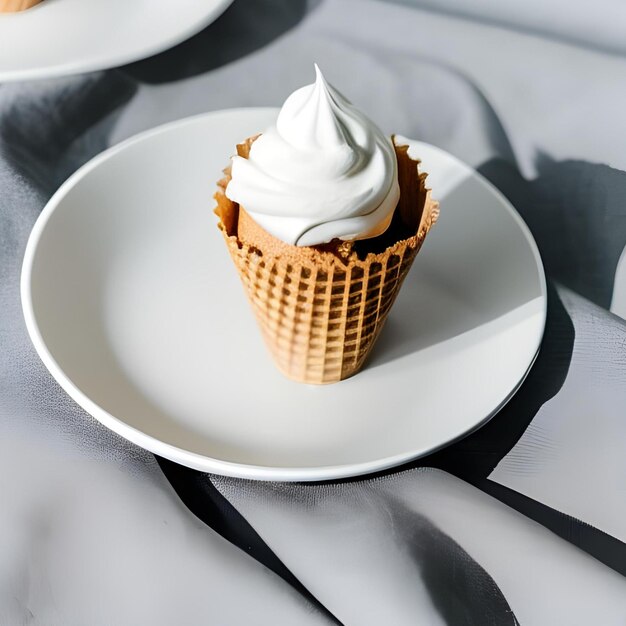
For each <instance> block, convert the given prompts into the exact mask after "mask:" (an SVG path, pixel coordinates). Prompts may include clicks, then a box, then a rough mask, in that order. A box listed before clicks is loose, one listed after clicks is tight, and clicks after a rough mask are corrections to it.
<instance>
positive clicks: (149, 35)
mask: <svg viewBox="0 0 626 626" xmlns="http://www.w3.org/2000/svg"><path fill="white" fill-rule="evenodd" d="M231 2H232V0H175V1H171V0H170V1H168V0H44V1H43V2H42V3H41V4H38V5H36V6H34V7H33V8H32V9H28V10H26V11H23V12H20V13H2V14H0V82H6V81H12V80H31V79H35V78H52V77H56V76H64V75H66V74H76V73H79V72H90V71H93V70H100V69H104V68H107V67H115V66H118V65H123V64H124V63H130V62H131V61H136V60H137V59H143V58H145V57H148V56H150V55H152V54H156V53H157V52H161V51H162V50H166V49H167V48H170V47H172V46H174V45H175V44H177V43H180V42H181V41H183V40H185V39H187V38H188V37H191V36H192V35H195V34H196V33H197V32H199V31H200V30H202V29H203V28H204V27H205V26H207V25H208V24H210V23H211V22H212V21H213V20H215V19H216V18H217V17H218V16H219V15H220V14H221V13H222V12H223V11H224V10H225V9H226V7H228V5H229V4H230V3H231Z"/></svg>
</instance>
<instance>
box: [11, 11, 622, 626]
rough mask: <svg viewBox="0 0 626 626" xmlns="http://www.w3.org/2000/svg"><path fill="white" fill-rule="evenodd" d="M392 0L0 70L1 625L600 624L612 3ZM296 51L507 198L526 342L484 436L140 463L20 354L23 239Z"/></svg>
mask: <svg viewBox="0 0 626 626" xmlns="http://www.w3.org/2000/svg"><path fill="white" fill-rule="evenodd" d="M403 4H405V5H406V4H408V3H406V2H405V3H403ZM411 4H412V6H402V5H401V4H397V3H396V4H392V3H379V2H375V1H373V0H322V1H321V2H314V3H308V4H307V3H305V2H295V1H294V2H279V1H275V2H273V1H271V0H255V1H254V2H253V1H251V0H236V1H235V3H234V4H233V6H232V7H231V8H230V9H229V10H227V12H226V13H225V14H224V15H223V16H222V17H221V18H220V19H219V20H218V21H217V22H215V23H214V24H213V25H211V26H210V27H208V28H207V29H206V30H205V31H203V32H202V33H200V34H199V35H197V36H196V37H194V38H193V39H191V40H190V41H188V42H186V43H184V44H182V45H180V46H178V47H177V48H175V49H173V50H170V51H168V52H166V53H163V54H161V55H157V56H156V57H153V58H151V59H148V60H145V61H142V62H138V63H136V64H133V65H131V66H128V67H125V68H118V69H113V70H109V71H106V72H100V73H95V74H91V75H86V76H79V77H69V78H65V79H59V80H54V81H42V82H37V83H24V84H3V85H0V219H1V223H0V624H2V625H3V626H4V624H7V625H13V624H40V625H42V626H57V625H58V626H72V625H76V626H79V625H80V626H82V625H85V624H90V625H94V626H105V625H110V624H115V625H119V626H122V625H129V626H130V625H137V624H151V625H153V626H159V625H163V626H166V625H170V624H200V623H203V624H204V623H209V624H324V623H343V624H346V625H352V624H358V625H366V624H394V625H402V624H429V625H430V624H433V625H438V624H451V625H457V624H477V625H487V624H498V625H499V624H516V623H520V624H523V625H525V626H526V625H529V624H531V625H533V624H535V625H553V624H568V625H581V626H582V625H585V626H586V625H589V624H602V625H606V626H612V625H615V626H617V625H623V624H624V623H625V622H626V580H625V579H624V575H625V574H626V521H625V520H626V454H625V452H626V358H625V352H624V346H625V345H626V322H625V321H624V319H623V316H625V315H626V267H624V265H625V264H624V263H623V262H621V260H620V259H621V255H622V252H623V250H624V245H625V244H626V173H625V171H626V152H625V151H624V147H623V146H624V141H623V138H624V136H626V115H625V114H624V111H625V110H626V83H625V82H624V76H626V58H624V57H623V56H622V53H623V52H624V50H623V41H624V39H623V38H622V37H621V34H622V33H623V32H624V30H626V24H624V23H623V19H621V20H620V18H621V17H623V9H621V8H620V7H619V6H618V5H617V3H615V2H611V1H610V0H604V1H603V2H601V3H600V4H601V5H602V7H603V11H602V12H598V11H596V12H595V13H594V15H593V16H592V17H593V19H591V18H590V20H591V21H585V15H586V8H585V5H582V4H580V3H575V5H574V6H571V5H570V4H567V3H564V2H555V3H554V5H555V6H558V7H560V10H561V11H562V12H564V13H559V15H561V14H563V15H564V18H563V20H562V22H560V23H559V24H555V23H554V21H551V19H550V16H554V10H555V9H554V7H552V8H551V9H550V10H547V9H546V8H545V6H544V5H543V4H542V3H539V2H531V3H520V2H515V3H510V6H509V8H508V9H505V8H504V7H503V6H500V5H498V6H500V8H499V9H498V10H497V11H495V9H494V8H493V7H494V6H495V5H496V4H497V3H491V2H487V1H485V2H481V3H476V4H475V6H474V7H473V8H472V9H471V10H470V9H467V8H463V7H464V6H465V5H464V4H463V3H460V2H454V1H452V0H450V1H447V2H443V3H441V8H442V9H445V12H441V13H439V12H436V11H434V10H432V9H433V8H435V7H436V6H438V5H436V4H435V3H432V2H418V1H416V2H414V3H411ZM520 7H523V9H521V8H520ZM494 11H495V12H494ZM520 15H523V19H522V18H521V17H520ZM620 22H621V24H620ZM589 24H593V25H594V26H593V28H586V26H587V25H589ZM605 27H606V30H603V29H604V28H605ZM313 61H316V62H318V63H319V64H320V65H321V67H323V68H324V72H325V74H326V76H327V78H328V79H329V80H330V81H331V82H333V83H335V84H337V85H338V86H340V88H341V90H342V91H343V92H344V93H345V94H346V95H347V96H348V97H350V99H351V100H352V101H353V102H355V103H357V104H358V105H359V106H360V107H361V108H362V109H363V110H364V111H365V112H366V113H367V114H368V115H370V116H371V117H372V118H373V119H375V120H376V121H377V122H378V123H379V124H380V125H381V126H382V127H383V129H384V130H386V131H388V132H397V133H400V134H402V135H405V136H408V137H413V138H417V139H422V140H424V141H427V142H430V143H433V144H435V145H439V146H441V147H442V148H444V149H446V150H448V151H449V152H451V153H453V154H455V155H457V156H459V157H460V158H462V159H463V160H465V161H466V162H468V163H470V164H471V165H473V166H474V167H476V168H477V169H478V170H479V171H480V172H482V173H483V174H484V175H485V176H487V177H488V178H489V179H490V180H491V181H492V182H493V183H494V184H495V185H497V186H498V187H499V188H500V189H501V190H502V191H503V192H504V193H505V194H506V195H507V196H508V197H509V198H510V199H511V201H512V202H513V204H514V205H515V206H516V208H517V209H518V210H519V211H520V213H521V215H522V216H523V218H524V219H525V220H526V222H527V223H528V225H529V226H530V228H531V229H532V231H533V234H534V236H535V238H536V240H537V242H538V244H539V247H540V250H541V253H542V257H543V260H544V263H545V266H546V271H547V274H548V278H549V281H550V300H549V313H548V324H547V329H546V336H545V339H544V343H543V346H542V349H541V352H540V355H539V357H538V360H537V362H536V364H535V366H534V367H533V369H532V371H531V373H530V375H529V377H528V379H527V381H526V382H525V383H524V385H523V387H522V388H521V389H520V391H519V392H518V393H517V395H516V396H515V397H514V398H513V400H512V401H511V402H510V403H509V405H507V406H506V407H505V408H504V409H503V411H502V412H501V413H500V414H499V415H498V416H496V417H495V418H494V419H493V420H492V422H490V423H489V424H488V425H487V426H486V427H485V428H483V429H481V430H480V431H478V432H477V433H475V434H474V435H472V436H470V437H469V438H467V439H466V440H464V441H461V442H459V443H457V444H455V445H454V446H453V447H451V448H448V449H446V450H444V451H442V452H440V453H437V454H435V455H433V456H431V457H428V458H426V459H422V460H421V461H420V462H419V463H414V464H412V465H410V466H407V467H403V468H399V469H397V470H394V471H391V472H387V473H386V474H385V475H383V476H376V477H370V478H362V479H359V480H356V481H344V482H342V483H337V484H320V485H302V484H267V483H265V484H260V483H253V482H248V481H241V480H235V479H228V478H223V477H218V476H207V475H203V474H199V473H197V472H192V471H190V470H187V469H185V468H181V467H178V466H175V465H174V464H172V463H169V462H166V461H163V460H156V459H155V458H154V457H153V456H152V455H151V454H149V453H147V452H145V451H143V450H141V449H138V448H136V447H134V446H132V445H131V444H129V443H127V442H126V441H124V440H121V439H120V438H119V437H117V436H116V435H114V434H112V433H111V432H109V431H107V430H106V429H105V428H104V427H102V426H101V425H99V424H98V423H97V422H96V421H95V420H94V419H93V418H91V417H90V416H89V415H87V414H86V413H85V412H84V411H82V410H81V409H80V408H78V407H77V406H76V405H75V404H74V403H73V402H72V401H71V400H70V399H69V398H68V397H67V396H66V395H65V394H64V393H63V392H62V390H61V389H60V388H59V387H58V385H57V384H56V383H55V382H54V380H53V379H52V378H51V376H50V375H49V374H48V372H47V371H46V370H45V368H44V367H43V365H42V364H41V362H40V361H39V359H38V358H37V356H36V354H35V352H34V349H33V348H32V346H31V344H30V342H29V340H28V337H27V334H26V330H25V327H24V323H23V320H22V314H21V305H20V298H19V273H20V267H21V261H22V256H23V252H24V246H25V244H26V240H27V238H28V235H29V232H30V229H31V228H32V225H33V223H34V221H35V219H36V218H37V215H38V214H39V212H40V211H41V209H42V208H43V206H44V204H45V202H46V200H47V199H48V198H49V197H50V196H51V194H52V193H53V192H54V191H55V190H56V188H57V187H58V186H59V185H60V184H61V182H62V181H63V180H64V179H65V178H66V177H67V176H68V175H69V174H71V173H72V172H73V171H74V170H75V169H76V168H77V167H79V166H80V165H81V164H83V163H84V162H85V161H86V160H88V159H89V158H91V157H92V156H94V155H95V154H97V153H98V152H100V151H101V150H103V149H104V148H106V147H108V146H110V145H112V144H114V143H116V142H119V141H120V140H122V139H124V138H126V137H128V136H131V135H133V134H135V133H136V132H138V131H141V130H144V129H146V128H150V127H153V126H155V125H158V124H160V123H162V122H166V121H170V120H174V119H177V118H180V117H183V116H187V115H190V114H194V113H200V112H204V111H207V110H213V109H220V108H227V107H240V106H258V105H279V104H280V103H281V102H282V101H283V100H284V98H285V97H286V95H288V94H289V93H290V92H291V91H292V90H293V89H295V88H296V87H298V86H300V85H301V84H303V82H305V79H306V77H307V76H310V73H311V72H310V68H311V65H312V63H313ZM611 310H612V312H610V311H611Z"/></svg>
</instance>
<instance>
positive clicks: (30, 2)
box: [0, 0, 42, 13]
mask: <svg viewBox="0 0 626 626" xmlns="http://www.w3.org/2000/svg"><path fill="white" fill-rule="evenodd" d="M41 1H42V0H0V13H16V12H17V11H24V10H26V9H30V8H31V7H34V6H35V5H36V4H39V3H40V2H41Z"/></svg>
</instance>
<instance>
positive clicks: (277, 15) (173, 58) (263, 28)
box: [121, 0, 321, 84]
mask: <svg viewBox="0 0 626 626" xmlns="http://www.w3.org/2000/svg"><path fill="white" fill-rule="evenodd" d="M320 1H321V0H289V2H285V1H284V0H235V2H234V3H233V4H232V5H231V6H230V7H228V9H226V11H224V13H223V14H222V15H221V16H220V17H219V18H218V19H217V20H215V22H213V23H212V24H209V26H207V27H206V28H205V29H204V30H202V31H200V32H199V33H198V34H197V35H195V36H193V37H191V38H190V39H188V40H187V41H184V42H183V43H181V44H179V45H177V46H174V47H173V48H170V49H169V50H166V51H165V52H162V53H160V54H157V55H155V56H152V57H150V58H148V59H144V60H142V61H137V62H135V63H131V64H130V65H126V66H124V67H122V68H121V71H122V72H125V73H127V74H129V75H130V76H131V77H132V78H134V79H135V80H138V81H139V82H143V83H150V84H158V83H167V82H171V81H175V80H180V79H183V78H189V77H191V76H197V75H198V74H203V73H204V72H208V71H209V70H213V69H215V68H217V67H221V66H223V65H226V64H227V63H231V62H232V61H236V60H237V59H240V58H241V57H244V56H246V55H248V54H250V53H251V52H254V51H255V50H258V49H259V48H262V47H263V46H266V45H267V44H269V43H270V42H272V41H273V40H274V39H276V38H277V37H279V36H280V35H282V34H283V33H285V32H286V31H288V30H289V29H291V28H293V27H294V26H295V25H296V24H298V23H299V22H300V20H302V18H303V17H304V16H305V15H306V13H307V12H308V11H310V10H312V9H313V8H314V7H315V6H317V5H318V4H319V2H320Z"/></svg>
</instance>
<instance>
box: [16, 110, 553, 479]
mask: <svg viewBox="0 0 626 626" xmlns="http://www.w3.org/2000/svg"><path fill="white" fill-rule="evenodd" d="M271 111H278V109H277V108H275V107H239V108H234V109H221V110H217V111H210V112H207V113H200V114H197V115H193V116H190V117H185V118H182V119H179V120H175V121H172V122H168V123H166V124H162V125H160V126H156V127H154V128H151V129H148V130H145V131H142V132H140V133H138V134H136V135H133V136H132V137H129V138H127V139H125V140H123V141H121V142H120V143H117V144H115V145H113V146H111V147H110V148H107V149H106V150H104V151H103V152H101V153H99V154H97V155H96V156H95V157H93V158H92V159H90V160H89V161H87V162H86V163H85V164H84V165H82V166H81V167H80V168H78V169H77V170H76V171H75V172H74V173H73V174H72V175H71V176H70V177H69V178H68V179H67V180H66V181H65V182H64V183H62V184H61V186H60V187H59V188H58V189H57V191H56V192H55V193H54V194H53V195H52V197H51V198H50V199H49V200H48V202H47V203H46V205H45V206H44V208H43V209H42V211H41V213H40V214H39V216H38V217H37V219H36V221H35V224H34V226H33V228H32V231H31V233H30V235H29V238H28V241H27V244H26V248H25V252H24V258H23V262H22V271H21V277H20V294H21V302H22V312H23V316H24V320H25V323H26V329H27V331H28V335H29V337H30V339H31V341H32V343H33V345H34V347H35V350H36V352H37V354H38V355H39V357H40V358H41V360H42V362H43V363H44V365H45V366H46V368H47V369H48V371H49V372H50V373H51V374H52V376H53V377H54V379H55V380H56V381H57V383H58V384H59V385H60V386H61V387H62V389H63V390H64V391H65V392H66V393H67V394H68V395H69V396H70V398H72V400H74V401H75V402H76V403H77V404H78V405H79V406H80V407H81V408H82V409H83V410H85V411H86V412H87V413H89V414H90V415H91V416H92V417H93V418H95V419H96V420H97V421H98V422H100V423H101V424H103V425H104V426H105V427H107V428H108V429H109V430H112V431H113V432H115V433H116V434H118V435H120V436H121V437H123V438H124V439H127V440H128V441H130V442H131V443H133V444H135V445H137V446H139V447H141V448H143V449H145V450H148V451H149V452H152V453H153V454H157V455H159V456H162V457H165V458H167V459H169V460H171V461H173V462H175V463H180V464H182V465H185V466H187V467H190V468H192V469H195V470H198V471H202V472H209V473H214V474H219V475H222V476H229V477H234V478H244V479H252V480H262V481H283V482H318V481H327V480H340V479H346V478H352V477H357V476H364V475H367V474H372V473H377V472H381V471H385V470H388V469H390V468H393V467H398V466H399V465H403V464H405V463H408V462H411V461H414V460H416V459H418V458H422V457H424V456H427V455H429V454H433V453H435V452H437V451H438V450H441V449H442V448H444V447H447V446H449V445H452V444H454V443H455V442H457V441H460V440H461V439H464V438H465V437H467V436H468V435H470V434H472V433H473V432H475V431H477V430H478V429H480V428H482V427H483V426H484V425H485V424H486V423H487V422H489V421H490V420H491V419H492V418H493V417H494V416H495V415H496V414H497V413H499V412H500V410H501V409H502V408H503V407H504V406H505V405H506V404H507V403H508V402H509V401H510V400H511V398H512V397H513V396H514V395H515V394H516V393H517V391H518V390H519V388H520V387H521V385H522V384H523V383H524V381H525V380H526V377H527V376H528V373H529V372H530V370H531V369H532V367H533V365H534V363H535V361H536V359H537V356H538V354H539V351H540V349H541V344H542V342H543V336H544V333H545V327H546V317H547V282H546V276H545V271H544V266H543V262H542V260H541V255H540V252H539V249H538V247H537V244H536V242H535V239H534V237H533V236H532V233H531V232H530V229H529V228H528V226H527V224H526V222H524V220H523V219H522V217H521V215H520V214H519V213H518V212H517V211H516V210H515V208H514V207H513V205H512V204H511V203H510V202H509V200H508V199H507V198H506V196H504V194H503V193H502V192H501V191H500V190H499V189H497V188H496V187H495V186H494V185H493V184H492V183H490V182H489V181H488V180H487V179H486V178H484V176H482V174H480V173H479V172H477V171H476V170H475V169H474V168H472V167H471V166H469V165H468V164H466V163H464V162H463V161H461V160H460V159H458V158H457V157H455V156H454V155H452V154H450V153H449V152H446V151H445V150H443V149H441V148H438V147H437V146H432V145H431V144H426V142H421V141H420V142H418V141H417V140H410V141H411V142H413V143H421V144H423V145H428V146H429V148H432V149H433V150H435V151H437V152H439V153H441V154H443V155H445V156H446V157H447V158H451V159H453V160H454V161H455V162H456V164H457V165H458V166H460V167H462V168H464V169H465V170H466V171H469V172H471V174H472V176H473V177H474V178H475V179H476V180H478V181H479V182H480V183H481V184H482V185H483V186H484V187H485V188H486V189H488V190H489V192H490V193H492V194H493V195H495V196H496V197H497V198H498V199H499V200H500V203H501V204H502V205H503V206H504V207H505V208H506V210H507V211H508V213H509V214H510V215H511V217H513V219H514V221H515V223H516V224H517V226H518V227H519V228H520V230H521V231H522V233H523V235H524V238H525V240H526V243H527V244H528V246H529V247H530V249H531V252H532V254H533V258H534V260H535V263H536V266H537V270H538V276H539V283H540V291H541V294H540V298H541V304H542V307H541V313H542V325H541V332H540V336H539V339H538V346H537V349H536V351H535V353H534V356H533V357H532V359H531V360H530V362H529V365H528V367H527V368H526V370H525V372H524V373H523V375H522V376H521V378H520V380H519V381H518V383H517V385H516V386H515V387H514V388H513V389H511V391H510V392H509V393H508V394H507V395H506V397H505V398H504V399H503V400H502V401H501V402H500V404H498V406H497V407H495V408H494V409H493V410H492V411H491V412H490V413H489V414H488V415H486V416H485V417H484V419H482V420H480V421H479V422H477V423H476V424H473V425H472V426H471V427H470V428H468V429H466V430H465V431H463V432H461V433H459V434H458V435H457V436H456V437H454V438H451V439H448V440H447V441H445V442H443V443H441V444H440V445H438V446H433V447H430V448H428V449H427V450H422V451H415V450H414V451H411V452H406V453H401V454H398V455H394V456H391V457H385V458H383V459H375V460H370V461H364V462H360V463H352V464H343V465H326V466H317V467H272V466H267V465H252V464H246V463H238V462H233V461H225V460H222V459H217V458H214V457H208V456H205V455H203V454H199V453H196V452H191V451H189V450H185V449H184V448H179V447H178V446H174V445H172V444H170V443H167V442H165V441H161V440H160V439H157V438H156V437H155V436H153V435H150V434H148V433H145V432H143V431H141V430H139V429H137V428H135V427H134V426H131V425H130V424H128V423H127V422H125V421H123V420H122V419H120V418H119V417H116V416H114V415H112V414H111V413H109V412H108V411H107V410H106V409H103V408H102V407H100V406H99V405H98V404H96V403H95V402H94V401H93V400H91V399H90V398H89V396H87V395H86V394H85V393H84V392H83V391H81V390H80V389H79V388H78V387H77V386H76V385H75V384H74V383H73V382H72V380H71V379H70V378H69V377H68V376H67V375H66V374H65V373H64V371H63V369H62V368H61V367H60V366H59V364H58V363H57V362H56V360H55V358H54V357H53V355H52V353H51V352H50V351H49V350H48V347H47V346H46V343H45V341H44V339H43V337H42V335H41V332H40V330H39V327H38V325H37V321H36V317H35V311H34V307H33V300H32V292H31V278H32V270H33V262H34V259H35V254H36V251H37V246H38V243H39V241H40V239H41V236H42V234H43V232H44V230H45V227H46V225H47V223H48V221H49V219H50V218H51V216H52V215H53V213H54V211H55V210H56V208H57V207H58V206H59V204H60V203H61V201H62V200H63V198H64V197H65V196H66V194H67V193H68V191H69V190H70V189H72V188H73V187H74V186H75V185H76V184H77V183H78V181H80V180H82V179H83V178H84V177H85V176H86V175H87V174H88V173H89V172H90V171H92V170H94V169H96V168H97V167H98V166H99V165H100V164H101V163H103V162H104V161H107V160H109V159H111V158H113V157H114V156H115V155H116V154H117V153H119V152H122V151H124V150H126V149H127V148H128V147H130V146H132V145H135V144H137V143H140V142H142V141H144V140H146V139H149V138H150V137H151V136H155V135H160V134H162V133H167V132H169V131H171V130H172V129H174V128H178V127H182V126H186V125H188V124H193V123H196V122H197V121H198V120H200V119H205V118H213V117H219V116H221V115H233V114H234V115H237V114H239V113H252V114H257V113H261V112H267V113H269V112H271Z"/></svg>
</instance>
